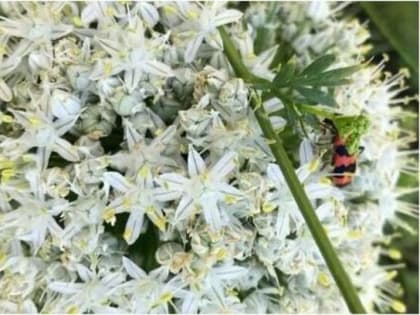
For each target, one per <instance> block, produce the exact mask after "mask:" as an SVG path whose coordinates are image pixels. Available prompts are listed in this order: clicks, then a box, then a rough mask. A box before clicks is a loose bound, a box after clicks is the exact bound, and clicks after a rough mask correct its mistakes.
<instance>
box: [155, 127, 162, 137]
mask: <svg viewBox="0 0 420 315" xmlns="http://www.w3.org/2000/svg"><path fill="white" fill-rule="evenodd" d="M162 132H163V129H162V128H158V129H156V131H155V136H159V135H161V134H162Z"/></svg>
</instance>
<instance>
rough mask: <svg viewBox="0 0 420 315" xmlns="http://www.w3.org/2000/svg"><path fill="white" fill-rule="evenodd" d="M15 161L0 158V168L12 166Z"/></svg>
mask: <svg viewBox="0 0 420 315" xmlns="http://www.w3.org/2000/svg"><path fill="white" fill-rule="evenodd" d="M14 167H15V162H13V161H11V160H0V170H3V169H5V168H14Z"/></svg>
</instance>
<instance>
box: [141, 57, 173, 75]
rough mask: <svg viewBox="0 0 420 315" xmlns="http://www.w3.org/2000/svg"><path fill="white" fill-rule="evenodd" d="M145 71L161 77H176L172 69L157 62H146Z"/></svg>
mask: <svg viewBox="0 0 420 315" xmlns="http://www.w3.org/2000/svg"><path fill="white" fill-rule="evenodd" d="M143 70H144V71H145V72H148V73H151V74H155V75H158V76H161V77H172V76H174V73H173V71H172V69H171V68H170V67H169V66H168V65H166V64H164V63H162V62H159V61H156V60H146V61H145V62H144V64H143Z"/></svg>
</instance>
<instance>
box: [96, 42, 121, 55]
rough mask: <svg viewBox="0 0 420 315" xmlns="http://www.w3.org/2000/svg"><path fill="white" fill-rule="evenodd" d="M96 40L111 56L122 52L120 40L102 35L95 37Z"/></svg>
mask: <svg viewBox="0 0 420 315" xmlns="http://www.w3.org/2000/svg"><path fill="white" fill-rule="evenodd" d="M95 40H96V42H97V43H98V44H99V45H100V46H101V47H102V48H103V50H105V51H106V52H107V53H108V54H109V55H111V56H114V55H117V54H118V53H119V52H120V46H119V43H118V41H115V40H111V39H108V38H100V37H95Z"/></svg>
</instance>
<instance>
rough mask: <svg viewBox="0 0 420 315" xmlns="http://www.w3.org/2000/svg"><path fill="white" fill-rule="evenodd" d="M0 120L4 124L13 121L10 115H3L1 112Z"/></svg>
mask: <svg viewBox="0 0 420 315" xmlns="http://www.w3.org/2000/svg"><path fill="white" fill-rule="evenodd" d="M1 121H2V122H4V123H6V124H10V123H12V122H14V121H15V120H14V118H13V117H12V116H10V115H3V114H1Z"/></svg>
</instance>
